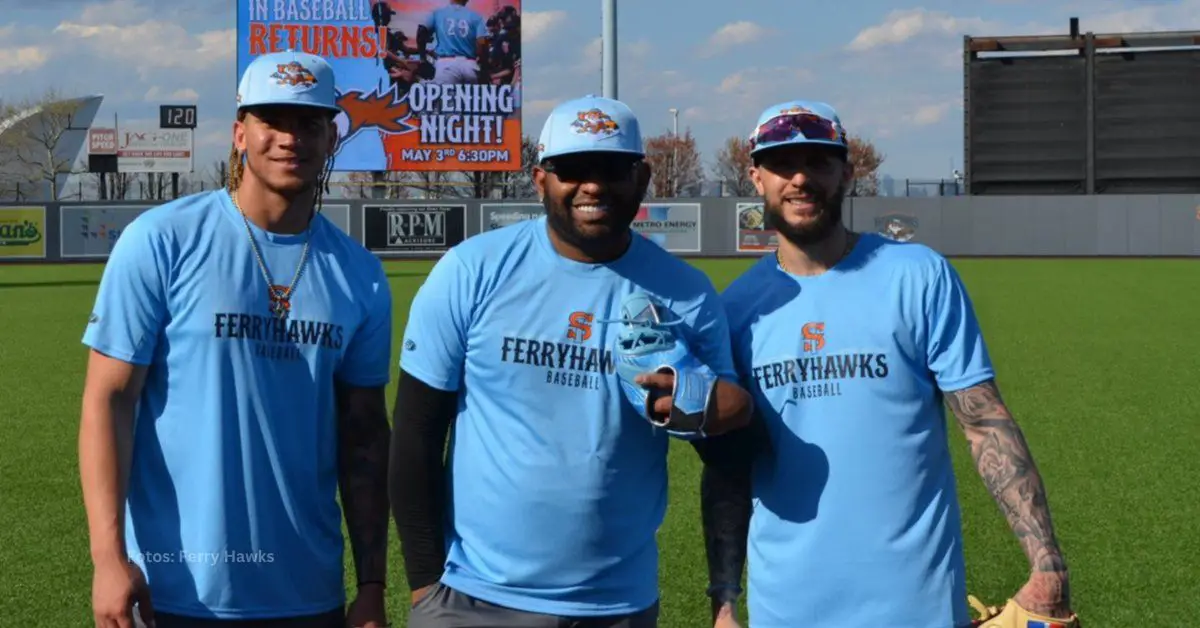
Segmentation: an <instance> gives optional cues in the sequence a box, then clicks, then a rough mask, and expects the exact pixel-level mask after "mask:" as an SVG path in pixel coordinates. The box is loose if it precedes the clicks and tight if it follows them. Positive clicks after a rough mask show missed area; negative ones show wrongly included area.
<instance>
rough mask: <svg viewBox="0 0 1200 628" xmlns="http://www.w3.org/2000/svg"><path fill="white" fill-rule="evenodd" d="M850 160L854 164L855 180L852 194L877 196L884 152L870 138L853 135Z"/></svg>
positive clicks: (850, 142)
mask: <svg viewBox="0 0 1200 628" xmlns="http://www.w3.org/2000/svg"><path fill="white" fill-rule="evenodd" d="M848 141H849V144H850V162H851V163H853V164H854V181H852V182H851V186H850V196H877V195H878V194H879V166H880V165H882V164H883V159H884V157H883V153H881V152H879V149H877V148H875V144H873V143H871V141H870V140H866V139H863V138H861V137H856V136H851V137H849V138H848Z"/></svg>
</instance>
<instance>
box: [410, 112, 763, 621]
mask: <svg viewBox="0 0 1200 628" xmlns="http://www.w3.org/2000/svg"><path fill="white" fill-rule="evenodd" d="M650 176H651V172H650V167H649V165H648V164H647V163H646V162H645V153H644V150H643V146H642V136H641V131H640V129H639V124H638V120H637V118H636V117H634V114H633V112H632V111H630V109H629V108H628V107H627V106H626V105H624V104H623V103H621V102H619V101H615V100H611V99H607V98H598V97H584V98H580V99H574V100H570V101H567V102H564V103H562V104H560V105H558V106H557V107H556V108H555V109H554V111H552V112H551V113H550V116H549V118H548V119H547V120H546V123H545V126H544V128H543V130H542V134H541V137H540V139H539V145H538V161H537V165H536V167H535V169H534V181H535V183H536V186H537V191H538V194H539V195H540V196H541V198H542V202H543V205H544V207H545V212H546V215H545V216H543V217H541V218H539V219H535V220H527V221H523V222H520V223H517V224H514V225H510V226H507V227H503V228H500V229H496V230H493V231H488V232H486V233H483V234H481V235H478V236H475V237H472V238H470V239H468V240H467V241H465V242H463V243H462V244H460V245H458V246H456V247H454V248H453V249H451V250H449V251H447V252H446V254H445V255H444V256H443V257H442V258H441V260H439V261H438V263H437V264H436V266H435V267H434V269H433V271H432V272H431V273H430V274H429V277H428V278H427V279H426V280H425V283H424V285H422V286H421V288H420V290H419V291H418V292H417V295H416V297H415V298H414V300H413V303H412V309H411V310H410V312H409V316H408V324H407V328H406V329H405V332H404V349H403V351H402V354H401V360H400V369H401V371H400V382H399V385H398V388H397V393H396V403H395V408H396V410H395V416H394V419H393V426H394V433H393V447H392V454H391V466H392V471H391V479H390V486H391V494H392V508H393V510H394V513H395V517H396V523H397V528H398V530H399V534H400V540H401V544H402V548H403V552H404V560H405V563H404V566H405V570H406V574H407V577H408V582H409V585H410V586H411V588H412V589H413V595H412V601H413V604H414V607H413V609H412V614H411V616H410V620H409V626H411V627H412V628H433V627H445V628H451V627H459V626H496V627H500V626H509V627H527V628H540V627H543V626H544V627H547V628H549V627H557V626H578V627H581V628H582V627H595V628H600V627H606V628H644V627H650V626H655V625H657V622H658V597H659V588H658V551H657V543H656V539H655V535H656V533H657V532H658V529H659V526H660V525H661V524H662V521H663V515H664V512H665V510H666V505H667V447H668V442H669V441H668V438H669V437H671V436H678V437H679V438H682V439H687V440H692V439H696V438H698V439H699V440H701V441H702V440H703V434H701V433H699V432H700V431H701V430H698V429H696V428H697V419H699V424H700V425H701V426H702V431H703V432H706V433H710V434H719V433H721V432H723V431H726V430H728V429H731V428H736V427H738V426H740V425H743V424H744V423H745V422H746V421H747V420H748V418H749V410H750V408H749V396H748V394H747V393H746V392H745V391H744V390H743V389H741V388H740V387H739V386H738V385H737V384H736V383H735V376H734V371H733V362H732V360H731V358H730V353H729V335H728V330H727V328H726V322H725V315H724V310H723V308H722V307H721V304H720V300H719V298H718V296H717V294H716V291H715V290H714V288H713V286H712V284H711V282H710V281H709V280H708V278H707V277H706V276H705V275H704V274H703V273H701V272H700V271H699V270H697V269H696V268H694V267H692V266H690V265H688V264H687V263H686V262H684V261H683V260H680V259H679V258H677V257H675V256H674V255H672V254H671V253H668V252H667V251H666V250H665V249H663V248H662V247H661V246H658V245H657V244H655V243H653V242H651V241H650V240H648V239H646V238H645V237H643V236H642V235H639V234H638V233H636V232H635V231H633V230H632V229H631V224H632V222H633V219H634V217H635V216H636V214H637V212H638V208H639V206H640V205H641V202H642V200H643V197H644V196H645V194H646V190H647V187H648V185H649V182H650ZM651 303H653V304H655V305H651ZM658 306H661V309H659V308H658ZM648 312H653V313H652V314H650V315H649V317H648V318H641V315H643V314H647V313H648ZM656 315H661V317H662V319H660V318H658V316H656ZM667 318H669V319H670V320H666V321H665V322H668V323H671V324H670V325H669V326H660V325H658V322H659V321H660V320H665V319H667ZM681 340H682V342H680V341H681ZM685 346H686V349H685V348H684V347H685ZM664 347H666V349H665V350H664V351H662V352H658V351H657V350H658V349H660V348H664ZM643 358H644V361H643ZM647 365H653V366H647ZM659 365H662V366H669V367H671V369H670V372H655V373H653V374H651V375H649V376H648V377H645V378H639V377H637V376H638V375H639V374H645V373H650V372H651V371H658V370H659V369H657V368H656V367H657V366H659ZM625 367H628V368H625ZM666 370H667V369H662V371H666ZM672 373H673V374H674V376H672ZM692 393H695V394H692ZM696 400H699V403H697V402H696ZM705 400H707V402H706V401H705ZM651 406H652V407H651ZM679 406H687V407H686V408H680V407H679ZM451 426H453V435H452V437H451V440H450V450H449V454H448V457H447V458H446V459H445V462H443V452H444V451H445V449H446V439H447V434H448V433H450V431H451Z"/></svg>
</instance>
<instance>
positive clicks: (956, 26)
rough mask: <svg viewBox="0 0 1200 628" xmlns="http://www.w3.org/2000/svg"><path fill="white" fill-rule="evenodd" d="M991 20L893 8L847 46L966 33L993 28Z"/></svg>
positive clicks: (855, 49) (852, 48)
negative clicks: (881, 20)
mask: <svg viewBox="0 0 1200 628" xmlns="http://www.w3.org/2000/svg"><path fill="white" fill-rule="evenodd" d="M990 27H991V24H990V23H989V22H988V21H986V20H984V19H982V18H978V17H966V18H963V17H954V16H952V15H949V14H947V13H942V12H940V11H929V10H927V9H921V8H917V9H902V10H897V11H892V12H891V13H889V14H888V15H887V17H886V18H885V19H884V21H883V23H881V24H876V25H875V26H869V27H867V28H864V29H863V30H861V31H859V33H858V34H857V35H855V37H854V39H853V40H851V41H850V43H849V44H848V45H847V46H846V48H847V50H850V51H852V52H865V51H868V50H872V49H875V48H880V47H883V46H894V45H897V44H903V43H905V42H907V41H910V40H912V39H915V38H917V37H921V36H924V35H935V36H943V37H945V36H962V35H968V34H978V33H981V32H984V31H987V30H989V29H990Z"/></svg>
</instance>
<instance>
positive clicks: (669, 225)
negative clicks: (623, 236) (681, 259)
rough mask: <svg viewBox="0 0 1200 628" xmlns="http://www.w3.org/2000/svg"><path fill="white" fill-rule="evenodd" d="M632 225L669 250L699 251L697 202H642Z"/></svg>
mask: <svg viewBox="0 0 1200 628" xmlns="http://www.w3.org/2000/svg"><path fill="white" fill-rule="evenodd" d="M633 228H634V229H635V230H636V231H637V232H638V233H640V234H642V235H644V236H646V238H647V239H649V240H650V241H652V242H654V243H656V244H658V245H659V246H661V247H663V248H664V249H666V250H668V251H670V252H672V253H699V252H700V204H699V203H673V204H670V203H668V204H653V205H642V206H641V207H640V208H639V209H638V213H637V216H636V217H635V218H634V219H633Z"/></svg>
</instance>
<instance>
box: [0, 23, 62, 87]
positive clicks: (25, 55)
mask: <svg viewBox="0 0 1200 628" xmlns="http://www.w3.org/2000/svg"><path fill="white" fill-rule="evenodd" d="M16 33H17V29H16V26H15V25H11V24H10V25H8V26H4V27H0V75H5V74H21V73H22V72H29V71H32V70H37V69H39V68H41V67H42V66H44V65H46V62H47V61H49V60H50V53H51V50H50V48H49V47H46V46H36V45H28V44H22V43H19V42H16V41H13V40H14V39H16Z"/></svg>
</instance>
